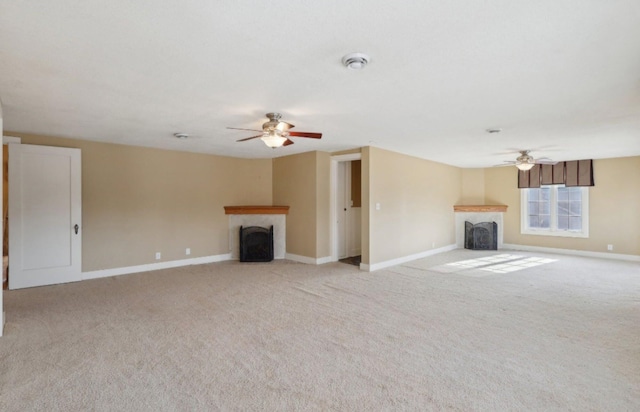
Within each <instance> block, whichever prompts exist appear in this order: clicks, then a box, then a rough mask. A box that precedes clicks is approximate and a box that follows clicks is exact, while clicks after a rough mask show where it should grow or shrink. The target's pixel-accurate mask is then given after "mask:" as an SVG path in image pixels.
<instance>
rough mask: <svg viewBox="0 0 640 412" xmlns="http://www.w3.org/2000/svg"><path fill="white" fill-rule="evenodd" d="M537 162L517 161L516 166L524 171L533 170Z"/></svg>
mask: <svg viewBox="0 0 640 412" xmlns="http://www.w3.org/2000/svg"><path fill="white" fill-rule="evenodd" d="M534 165H535V163H516V167H517V168H518V169H520V170H522V171H527V170H531V169H532V168H533V166H534Z"/></svg>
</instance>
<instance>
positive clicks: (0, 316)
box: [0, 107, 22, 336]
mask: <svg viewBox="0 0 640 412" xmlns="http://www.w3.org/2000/svg"><path fill="white" fill-rule="evenodd" d="M0 109H1V107H0ZM0 137H1V138H2V145H3V146H4V145H6V144H9V143H16V144H20V143H21V142H22V139H20V138H19V137H14V136H5V135H4V133H3V132H2V110H0ZM3 174H4V167H2V168H0V191H3V190H4V181H3V177H4V176H3ZM0 232H1V233H2V235H1V236H0V249H2V246H3V243H4V218H3V219H2V223H0ZM3 293H4V290H2V289H0V336H2V335H3V332H4V322H5V320H6V315H5V312H4V302H3V296H2V294H3Z"/></svg>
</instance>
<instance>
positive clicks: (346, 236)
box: [331, 153, 362, 266]
mask: <svg viewBox="0 0 640 412" xmlns="http://www.w3.org/2000/svg"><path fill="white" fill-rule="evenodd" d="M361 170H362V167H361V161H360V153H354V154H350V155H339V156H333V157H332V158H331V172H332V179H331V195H332V202H331V203H332V207H331V217H332V219H331V222H332V225H331V232H332V236H331V239H332V247H331V250H332V259H333V260H334V261H338V260H339V261H342V262H344V263H349V264H354V265H356V266H359V265H360V255H361V250H362V241H361V239H362V235H361V234H362V230H361V228H362V200H361V199H362V196H361V193H362V184H361V176H362V173H361Z"/></svg>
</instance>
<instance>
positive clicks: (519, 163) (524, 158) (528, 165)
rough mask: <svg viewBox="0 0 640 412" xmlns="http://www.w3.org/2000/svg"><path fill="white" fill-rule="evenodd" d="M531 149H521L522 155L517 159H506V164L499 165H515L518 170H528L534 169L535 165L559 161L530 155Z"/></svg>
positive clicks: (551, 163)
mask: <svg viewBox="0 0 640 412" xmlns="http://www.w3.org/2000/svg"><path fill="white" fill-rule="evenodd" d="M529 152H530V150H520V156H518V157H516V160H515V161H513V160H510V161H505V164H503V165H498V166H511V165H514V166H515V167H517V168H518V170H522V171H523V172H526V171H527V170H531V169H533V166H535V165H537V164H539V165H555V164H556V163H558V162H555V161H553V160H551V159H549V158H547V157H539V158H537V159H534V158H533V157H532V156H531V155H529Z"/></svg>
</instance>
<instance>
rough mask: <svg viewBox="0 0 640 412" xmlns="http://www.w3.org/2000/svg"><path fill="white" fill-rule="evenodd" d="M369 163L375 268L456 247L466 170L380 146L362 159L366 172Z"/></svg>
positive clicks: (370, 252) (371, 253)
mask: <svg viewBox="0 0 640 412" xmlns="http://www.w3.org/2000/svg"><path fill="white" fill-rule="evenodd" d="M364 153H365V152H364V151H363V154H364ZM367 163H368V170H369V179H368V185H369V197H370V199H369V225H370V228H369V230H370V239H369V242H370V243H369V261H370V262H369V263H370V264H376V263H379V262H384V261H387V260H391V259H397V258H402V257H405V256H408V255H412V254H415V253H420V252H424V251H427V250H430V249H433V248H438V247H442V246H448V245H452V244H455V243H456V239H455V221H454V214H453V205H455V204H457V203H458V202H459V201H460V199H461V196H462V188H461V181H462V169H459V168H457V167H453V166H447V165H444V164H441V163H436V162H432V161H429V160H423V159H419V158H416V157H411V156H407V155H403V154H399V153H395V152H390V151H386V150H382V149H378V148H375V147H371V148H369V156H368V159H366V157H365V156H363V169H364V168H365V167H367V166H366V164H367ZM364 181H365V178H364V173H363V185H364ZM376 203H380V210H376V208H375V205H376ZM365 207H366V206H365V205H364V204H363V209H364V208H365ZM363 248H364V242H363Z"/></svg>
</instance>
